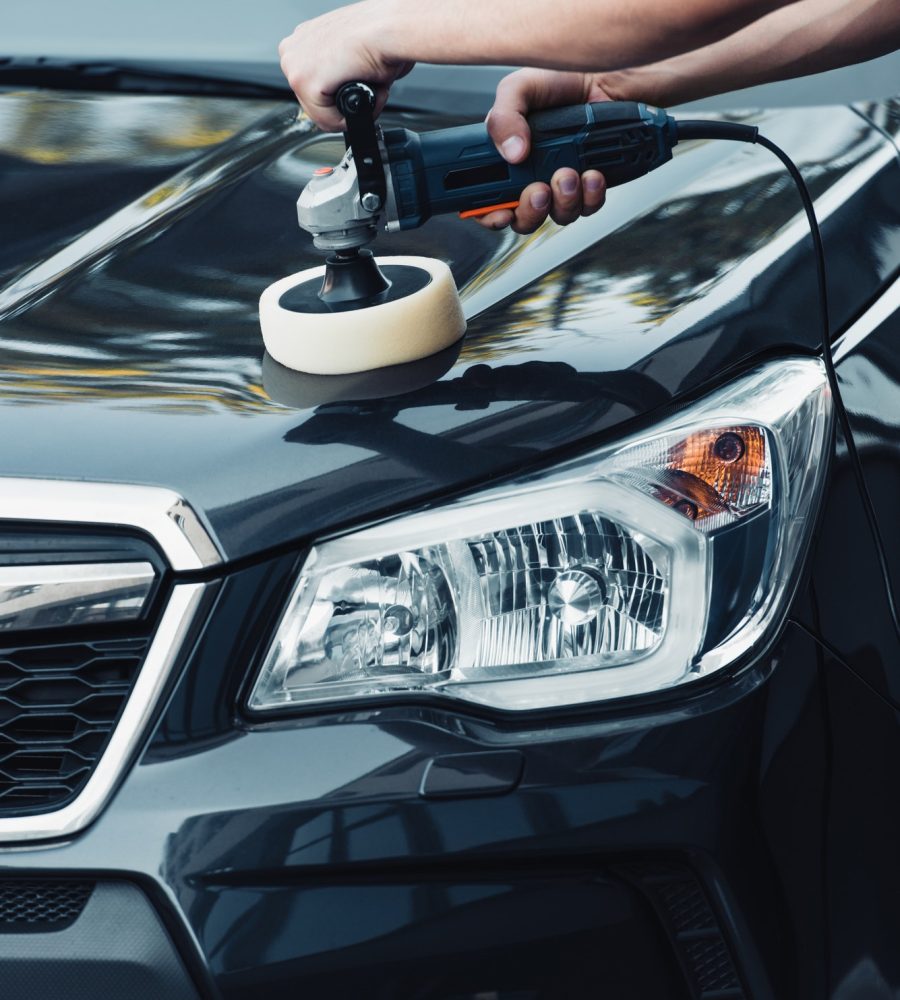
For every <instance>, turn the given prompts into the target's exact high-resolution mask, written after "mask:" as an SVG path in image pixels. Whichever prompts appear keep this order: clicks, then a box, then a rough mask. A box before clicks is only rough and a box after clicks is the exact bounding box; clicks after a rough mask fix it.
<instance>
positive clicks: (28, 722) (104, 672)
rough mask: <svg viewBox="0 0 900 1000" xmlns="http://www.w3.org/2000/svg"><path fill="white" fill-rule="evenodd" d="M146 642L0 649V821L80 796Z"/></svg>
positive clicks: (122, 703) (125, 696)
mask: <svg viewBox="0 0 900 1000" xmlns="http://www.w3.org/2000/svg"><path fill="white" fill-rule="evenodd" d="M148 645H149V640H148V639H145V638H137V639H135V638H128V639H107V640H101V641H97V642H77V643H53V644H50V643H42V644H29V645H19V646H6V647H0V816H21V815H23V814H28V813H35V812H49V811H51V810H54V809H59V808H60V807H62V806H64V805H65V804H66V803H67V802H70V801H71V800H72V799H74V798H75V796H77V795H78V793H79V792H80V791H81V790H82V788H83V787H84V785H85V783H86V782H87V780H88V778H89V777H90V775H91V772H92V770H93V768H94V766H95V765H96V763H97V761H98V760H99V759H100V756H101V754H102V753H103V751H104V749H105V748H106V744H107V743H108V742H109V738H110V736H111V735H112V732H113V729H114V728H115V725H116V722H117V720H118V718H119V716H120V714H121V712H122V709H123V708H124V707H125V702H126V701H127V699H128V695H129V693H130V692H131V688H132V686H133V684H134V682H135V680H136V678H137V675H138V671H139V670H140V668H141V664H142V663H143V661H144V657H145V655H146V652H147V648H148Z"/></svg>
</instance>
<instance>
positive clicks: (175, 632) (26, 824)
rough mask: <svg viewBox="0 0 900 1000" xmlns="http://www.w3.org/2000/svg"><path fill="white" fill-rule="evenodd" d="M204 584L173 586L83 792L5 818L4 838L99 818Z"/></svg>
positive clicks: (60, 833) (64, 832) (36, 836)
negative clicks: (48, 807)
mask: <svg viewBox="0 0 900 1000" xmlns="http://www.w3.org/2000/svg"><path fill="white" fill-rule="evenodd" d="M205 589H206V585H205V584H202V583H186V584H181V585H179V586H177V587H175V588H174V589H173V591H172V596H171V598H170V599H169V603H168V605H167V606H166V609H165V611H164V612H163V615H162V618H161V619H160V622H159V625H158V626H157V629H156V634H155V635H154V637H153V642H152V643H151V645H150V649H149V650H148V652H147V658H146V659H145V660H144V665H143V666H142V667H141V671H140V673H139V674H138V678H137V681H136V682H135V685H134V687H133V688H132V691H131V694H130V695H129V698H128V701H127V703H126V705H125V709H124V711H123V712H122V716H121V718H120V719H119V722H118V724H117V725H116V728H115V731H114V732H113V735H112V738H111V739H110V741H109V743H108V744H107V747H106V750H105V751H104V753H103V756H102V757H101V758H100V760H99V761H98V763H97V766H96V767H95V768H94V772H93V774H92V775H91V776H90V778H89V779H88V781H87V784H86V785H85V786H84V789H83V790H82V791H81V794H80V795H79V796H78V797H77V798H76V799H75V800H74V801H73V802H70V803H69V804H68V805H67V806H63V808H62V809H57V810H55V811H53V812H46V813H38V814H36V815H32V816H15V817H4V818H0V843H4V842H9V841H31V840H42V839H45V838H47V837H65V836H68V835H70V834H73V833H76V832H77V831H78V830H80V829H82V828H83V827H85V826H87V824H88V823H90V822H91V821H92V820H93V819H95V818H96V816H97V814H98V813H99V812H100V810H101V809H102V808H103V806H104V805H105V804H106V802H107V799H108V798H109V796H110V793H111V792H112V790H113V788H114V786H115V784H116V782H117V781H118V780H119V778H120V776H121V774H122V771H123V768H124V767H125V765H126V763H127V762H128V760H129V758H130V757H131V754H132V753H133V751H134V750H135V749H136V747H137V745H138V744H139V743H140V741H141V739H142V738H143V736H144V733H145V730H146V727H147V724H148V722H149V721H150V717H151V716H152V714H153V710H154V708H155V707H156V703H157V701H158V699H159V695H160V693H161V691H162V689H163V687H164V686H165V683H166V680H167V679H168V677H169V673H170V672H171V669H172V666H173V665H174V663H175V660H176V657H177V656H178V652H179V650H180V649H181V646H182V643H183V640H184V637H185V635H186V633H187V631H188V628H189V627H190V624H191V621H192V619H193V617H194V614H195V612H196V610H197V606H198V604H199V602H200V599H201V597H202V595H203V591H204V590H205Z"/></svg>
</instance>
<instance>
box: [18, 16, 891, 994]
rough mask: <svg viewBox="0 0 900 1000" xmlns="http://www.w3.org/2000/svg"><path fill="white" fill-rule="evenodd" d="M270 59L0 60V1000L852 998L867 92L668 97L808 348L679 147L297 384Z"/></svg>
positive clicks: (865, 964)
mask: <svg viewBox="0 0 900 1000" xmlns="http://www.w3.org/2000/svg"><path fill="white" fill-rule="evenodd" d="M123 6H124V5H123ZM13 40H15V37H14V36H13ZM23 44H24V43H23ZM59 45H60V46H61V47H62V48H64V40H63V42H60V43H59ZM173 45H174V42H173ZM183 47H184V46H182V48H183ZM179 51H181V50H179ZM76 55H77V53H76ZM247 65H249V63H248V64H247ZM417 72H418V71H417ZM436 72H437V71H436ZM479 72H480V71H479ZM266 73H268V74H269V75H268V76H267V75H266ZM455 73H456V74H457V76H456V77H455V79H456V80H457V83H458V84H459V85H458V87H457V89H455V90H454V89H452V86H451V87H445V86H444V85H443V84H444V83H445V82H446V81H447V79H448V74H451V71H449V70H444V71H439V75H438V76H437V77H434V76H433V77H429V76H428V75H427V72H426V71H423V73H422V74H420V75H418V76H416V75H414V76H413V77H411V78H410V80H409V81H407V82H406V83H405V84H404V85H403V86H401V87H400V88H398V91H397V94H396V95H395V104H394V105H393V106H392V107H391V108H390V109H389V111H388V112H387V114H386V116H385V120H386V121H388V122H390V123H392V124H397V125H404V126H406V127H408V128H411V129H416V130H425V129H430V128H435V127H441V126H444V125H448V124H452V123H457V122H460V121H465V120H473V119H474V118H475V117H477V115H478V114H479V113H482V112H483V110H484V106H485V102H488V103H489V100H490V87H489V86H488V85H487V84H485V83H483V82H482V77H481V76H479V75H478V74H477V73H474V75H471V76H468V77H467V76H466V75H465V72H464V71H462V70H457V71H455ZM276 74H277V67H275V66H270V67H268V69H266V72H265V73H264V72H262V71H256V70H254V72H252V73H251V72H249V70H247V66H246V65H244V64H243V63H240V62H239V61H237V60H234V61H232V62H231V63H228V62H227V60H226V61H223V60H222V59H219V60H218V61H217V62H216V63H215V65H213V64H212V63H211V62H209V61H207V62H203V61H200V60H198V61H197V62H196V63H191V62H190V61H189V60H187V59H186V58H183V57H182V56H181V55H179V56H178V59H177V60H174V61H169V62H167V63H165V64H164V65H163V64H159V63H158V62H157V63H156V64H153V65H151V64H150V62H149V61H148V60H147V59H144V60H140V59H131V60H130V61H127V62H124V63H116V62H114V61H113V60H112V59H111V58H102V59H101V58H100V57H99V56H97V58H93V57H91V58H90V59H87V58H83V59H81V60H80V61H78V60H76V61H74V62H73V61H72V60H71V59H64V58H62V56H61V55H59V54H57V55H56V56H54V57H53V58H45V59H40V58H38V57H37V54H35V53H33V52H30V51H23V55H21V56H17V57H16V58H10V59H7V60H6V61H5V62H4V61H3V60H0V361H2V369H0V434H2V442H3V447H2V450H0V476H2V477H3V478H2V479H0V519H2V524H0V627H2V629H3V630H4V635H3V637H2V642H0V842H2V848H0V851H2V853H0V863H2V865H3V871H2V873H0V963H2V965H0V969H2V972H0V977H2V978H0V983H2V987H0V995H2V997H3V998H4V1000H18V998H24V997H28V998H41V1000H44V998H47V1000H55V998H66V1000H70V998H99V997H116V998H119V997H121V998H129V1000H131V998H142V997H147V998H163V997H164V998H167V1000H182V998H184V1000H187V998H194V1000H196V998H198V997H203V998H216V997H219V998H223V1000H239V998H251V997H252V998H258V997H261V996H265V997H268V998H271V1000H276V998H294V997H304V998H316V997H322V998H326V997H327V998H336V997H354V998H357V997H366V998H377V1000H382V998H384V1000H387V998H416V1000H475V998H480V1000H488V998H492V1000H493V998H496V1000H531V998H538V997H540V998H571V997H577V998H582V997H584V998H587V997H602V998H604V1000H613V998H615V1000H620V998H654V1000H655V998H660V1000H662V998H705V1000H712V998H724V997H735V998H737V997H742V998H748V1000H749V998H754V1000H756V998H768V997H778V998H792V1000H793V998H810V1000H812V998H815V1000H821V998H826V997H827V998H834V1000H854V998H865V1000H869V998H873V1000H874V998H878V1000H880V998H889V997H895V996H896V995H897V993H898V991H900V949H898V947H897V943H896V942H897V940H898V937H900V904H898V898H900V860H898V859H900V852H898V849H897V843H898V838H900V808H898V805H897V803H896V802H895V799H896V795H895V784H896V760H897V759H898V756H900V715H898V711H900V641H898V639H900V620H898V612H897V607H898V600H900V593H898V590H897V588H898V585H900V517H898V511H900V505H898V497H900V402H898V401H900V283H898V280H897V274H898V270H900V146H898V142H900V101H897V100H889V99H887V100H871V101H868V102H863V103H858V104H855V105H853V106H846V105H842V104H840V103H834V104H827V105H824V106H810V107H803V108H780V109H773V110H752V111H735V112H733V113H723V112H710V113H711V114H719V115H722V114H725V117H730V118H733V119H736V120H740V121H752V122H753V123H755V124H757V125H759V127H760V129H761V131H762V132H763V133H764V134H765V135H767V136H769V137H770V138H771V139H773V140H775V141H776V142H777V143H778V144H779V145H780V146H782V147H783V148H784V149H785V150H786V151H787V152H788V154H789V155H790V157H791V158H792V159H793V160H794V161H795V162H796V163H797V165H798V166H799V167H800V169H801V170H802V172H803V175H804V176H805V178H806V181H807V183H808V185H809V187H810V189H811V192H812V194H813V196H814V200H815V208H816V213H817V216H818V220H819V224H820V226H821V231H822V237H823V240H824V248H825V258H826V267H827V283H828V289H827V290H828V296H829V302H830V313H829V315H830V330H831V343H830V345H829V350H830V352H831V355H829V354H828V353H827V352H826V351H825V349H824V345H823V336H822V332H821V331H822V320H821V301H820V295H819V292H818V289H817V285H816V270H815V259H814V254H813V244H812V241H811V239H810V231H809V227H808V224H807V220H806V217H805V215H804V213H803V209H802V205H801V201H800V198H799V196H798V193H797V190H796V188H795V186H794V184H793V182H792V180H791V178H790V176H789V175H788V174H787V172H786V171H785V170H784V168H783V167H782V165H781V164H780V163H779V162H778V160H777V159H776V158H774V157H773V156H771V154H770V153H768V152H767V151H766V150H764V149H761V148H757V147H746V146H743V145H736V144H730V143H725V142H721V143H715V142H706V143H684V144H682V145H680V146H679V147H678V150H677V151H676V156H675V158H674V160H673V162H672V163H670V164H668V165H666V166H665V167H664V168H663V169H661V170H659V171H657V172H656V173H654V174H652V175H649V176H647V177H644V178H642V179H640V180H638V181H635V182H634V183H632V184H630V185H627V186H625V187H622V188H617V189H615V190H614V191H612V192H611V193H610V195H609V200H608V204H607V206H606V207H605V208H604V209H603V211H602V212H600V213H599V214H597V215H596V216H594V217H592V218H590V219H583V220H580V221H579V222H578V223H576V224H573V225H572V226H569V227H566V228H564V229H562V228H558V227H555V226H553V225H552V224H547V225H546V226H544V227H543V228H542V229H541V230H539V231H538V232H537V233H535V234H533V235H532V236H529V237H516V236H514V235H512V234H510V233H500V234H497V233H491V232H487V231H485V230H483V229H481V228H479V227H476V226H474V225H472V224H469V223H463V222H460V221H459V220H458V219H456V218H447V217H439V218H435V219H433V220H431V221H430V222H429V223H428V224H427V225H426V226H424V227H423V228H421V229H419V230H415V231H410V232H405V233H399V234H396V235H392V236H386V237H382V238H380V241H379V245H378V247H377V249H378V252H380V253H388V254H401V255H402V254H408V253H412V254H425V255H429V256H434V257H439V258H442V259H444V260H445V261H447V262H448V263H449V264H450V266H451V268H452V270H453V273H454V276H455V278H456V281H457V284H458V286H459V288H460V290H461V295H462V302H463V306H464V308H465V311H466V315H467V318H468V333H467V335H466V337H465V339H464V340H463V342H462V343H461V345H460V346H458V347H457V348H453V349H451V350H450V351H449V353H447V352H445V353H444V354H442V355H439V356H437V357H436V358H432V359H429V360H427V361H426V362H423V363H419V364H415V365H410V366H404V367H403V368H399V369H393V370H384V371H382V372H380V373H376V374H371V373H370V374H369V375H361V376H352V377H350V376H348V377H328V376H319V377H314V376H304V375H301V374H299V373H296V372H292V371H289V370H287V369H285V368H282V367H281V366H280V365H278V364H277V363H276V362H274V361H273V360H272V359H271V358H269V357H267V356H265V355H264V351H263V344H262V339H261V336H260V330H259V323H258V316H257V312H256V303H257V301H258V298H259V295H260V293H261V292H262V290H263V289H264V288H265V287H266V286H267V285H268V284H269V283H270V282H272V281H274V280H275V279H276V278H278V277H281V276H283V275H285V274H288V273H290V272H292V271H297V270H300V269H302V268H304V267H309V266H312V265H314V264H316V263H318V262H319V257H318V255H317V253H316V252H315V251H314V249H313V247H312V244H311V241H310V240H309V239H308V238H307V237H306V236H305V235H304V234H302V233H301V232H300V231H299V230H298V229H297V227H296V222H295V218H294V202H295V200H296V198H297V194H298V193H299V191H300V189H301V188H302V187H303V185H304V184H305V182H306V181H307V180H308V179H309V178H310V176H311V175H312V172H313V171H314V170H315V169H316V168H319V167H323V166H328V165H331V164H333V163H334V162H336V161H337V160H338V159H339V157H340V154H341V150H342V141H341V137H340V136H333V135H324V134H320V133H317V132H314V131H313V132H310V131H309V130H308V128H306V127H305V126H301V125H299V124H298V121H297V108H296V104H295V103H294V102H293V101H292V99H291V96H290V94H289V93H288V92H287V90H286V88H285V85H284V84H283V83H282V82H279V80H278V79H277V75H276ZM440 74H443V75H440ZM451 75H452V74H451ZM417 81H419V82H417ZM460 81H461V82H460ZM831 357H833V360H834V366H835V372H836V378H830V377H829V375H830V373H829V366H828V364H827V362H828V361H829V360H830V359H831ZM848 434H849V437H848Z"/></svg>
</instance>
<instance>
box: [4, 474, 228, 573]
mask: <svg viewBox="0 0 900 1000" xmlns="http://www.w3.org/2000/svg"><path fill="white" fill-rule="evenodd" d="M0 520H11V521H37V522H43V523H48V522H49V523H51V524H86V525H90V524H94V525H97V524H99V525H103V526H105V527H116V526H121V527H126V528H137V529H139V530H140V531H143V532H146V533H147V534H148V535H151V536H152V537H153V539H154V541H155V542H156V544H157V545H158V546H159V547H160V548H161V549H162V551H163V554H164V555H165V557H166V559H167V560H168V563H169V565H170V566H171V567H172V569H174V570H176V571H178V572H190V571H191V570H199V569H209V568H210V567H212V566H218V565H219V564H220V563H221V562H222V552H221V549H220V547H219V546H218V544H217V543H216V541H215V539H214V538H213V537H212V536H211V533H210V531H209V530H208V529H207V528H205V527H204V525H203V524H202V523H201V521H200V519H199V518H198V517H197V515H196V513H195V512H194V510H193V509H192V508H191V507H190V506H189V504H187V503H186V502H185V500H184V499H183V498H182V497H180V496H179V495H178V494H177V493H174V492H172V490H167V489H163V488H162V487H159V486H127V485H122V484H119V483H73V482H67V481H62V480H58V479H12V478H2V477H0Z"/></svg>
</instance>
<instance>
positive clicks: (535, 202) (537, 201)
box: [530, 188, 550, 212]
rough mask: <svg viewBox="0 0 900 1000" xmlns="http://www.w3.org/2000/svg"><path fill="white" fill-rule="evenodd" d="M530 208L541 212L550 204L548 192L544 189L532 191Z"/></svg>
mask: <svg viewBox="0 0 900 1000" xmlns="http://www.w3.org/2000/svg"><path fill="white" fill-rule="evenodd" d="M530 200H531V207H532V208H535V209H537V210H538V211H539V212H543V211H544V209H545V208H546V207H547V206H548V205H549V204H550V192H549V191H548V190H547V189H546V188H541V190H540V191H534V192H532V195H531V199H530Z"/></svg>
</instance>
